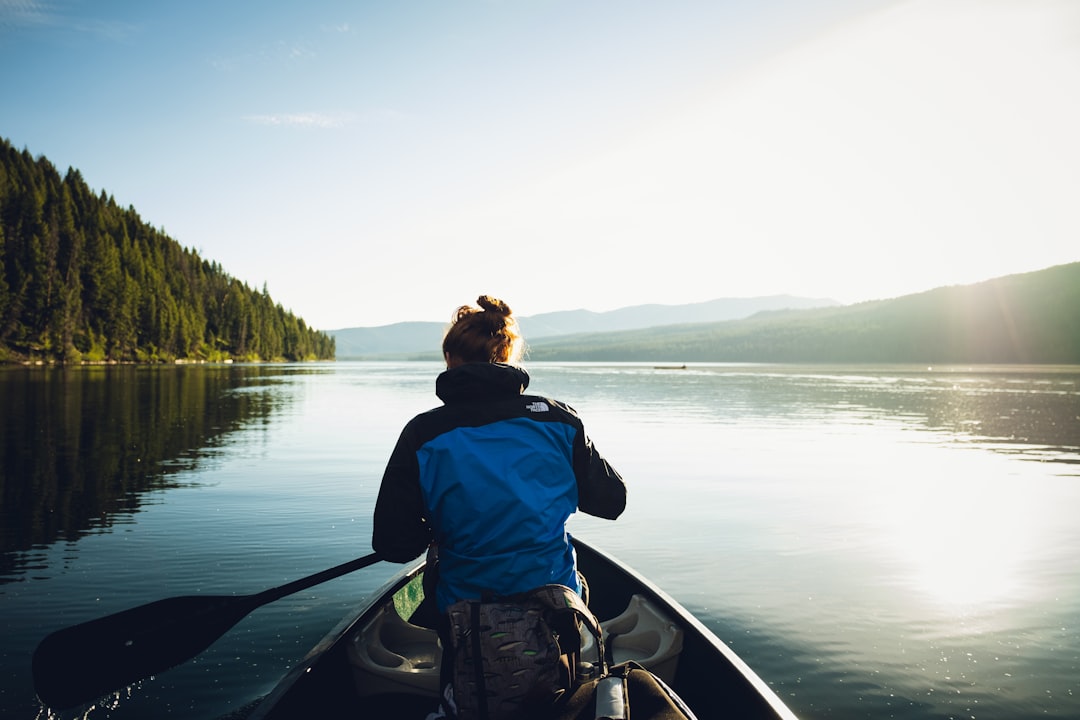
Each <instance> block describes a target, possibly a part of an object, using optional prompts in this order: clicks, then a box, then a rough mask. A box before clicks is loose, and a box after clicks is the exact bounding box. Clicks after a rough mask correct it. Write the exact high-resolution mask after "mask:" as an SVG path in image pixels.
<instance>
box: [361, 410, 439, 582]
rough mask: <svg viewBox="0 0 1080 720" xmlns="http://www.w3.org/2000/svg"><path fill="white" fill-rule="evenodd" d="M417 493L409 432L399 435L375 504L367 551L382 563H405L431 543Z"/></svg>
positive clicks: (416, 470) (417, 478) (416, 469)
mask: <svg viewBox="0 0 1080 720" xmlns="http://www.w3.org/2000/svg"><path fill="white" fill-rule="evenodd" d="M425 514H426V510H425V509H424V500H423V496H422V495H421V493H420V467H419V464H418V463H417V461H416V452H415V450H414V449H413V448H412V443H411V442H409V428H408V427H406V428H405V430H403V431H402V433H401V437H399V438H398V442H397V445H396V446H395V447H394V452H393V453H392V454H391V455H390V461H389V462H388V463H387V465H386V471H385V472H384V473H383V478H382V484H381V485H380V486H379V497H378V499H377V500H376V501H375V516H374V527H373V530H372V533H371V547H372V549H374V550H375V552H376V553H377V554H378V555H379V556H381V557H382V558H383V559H384V560H389V561H390V562H401V563H404V562H409V561H410V560H412V559H413V558H416V557H419V555H420V553H422V552H424V550H426V549H427V546H428V545H429V544H430V543H431V529H430V527H429V525H428V522H427V518H426V517H425Z"/></svg>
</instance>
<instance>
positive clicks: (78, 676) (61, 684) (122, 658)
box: [33, 595, 260, 709]
mask: <svg viewBox="0 0 1080 720" xmlns="http://www.w3.org/2000/svg"><path fill="white" fill-rule="evenodd" d="M259 605H260V602H259V601H258V600H256V599H254V596H250V595H240V596H221V595H218V596H199V595H191V596H185V597H175V598H169V599H167V600H159V601H157V602H153V603H150V604H148V605H140V606H139V607H136V608H132V609H130V610H125V611H123V612H119V613H116V614H115V615H109V616H107V617H103V618H99V619H97V620H91V621H90V622H85V623H83V624H81V625H74V626H72V627H69V628H64V629H63V630H57V631H56V632H54V633H52V634H51V635H48V636H47V637H45V639H44V640H42V641H41V643H40V644H39V645H38V646H37V649H36V650H35V651H34V658H33V674H34V690H35V691H36V692H37V696H38V698H39V699H40V700H41V702H42V703H44V704H45V705H46V706H48V707H50V708H53V709H64V708H71V707H75V706H76V705H83V704H85V703H89V702H93V701H94V700H97V699H98V698H100V697H102V696H104V695H108V694H109V693H111V692H114V691H116V690H119V689H122V688H124V687H127V686H128V685H131V684H132V683H134V682H137V681H139V680H142V679H144V678H147V677H149V676H151V675H155V674H157V673H160V672H164V671H165V670H168V669H169V668H171V667H173V666H175V665H179V664H180V663H182V662H184V661H186V660H190V659H191V658H193V657H195V656H196V655H198V654H199V653H200V652H202V651H203V650H205V649H206V648H208V647H210V645H212V644H213V643H214V641H215V640H217V639H218V638H219V637H221V636H222V635H224V634H225V632H227V631H228V630H229V628H231V627H232V626H233V625H235V624H236V623H237V622H239V621H240V620H241V619H242V618H243V617H244V616H245V615H247V614H248V613H250V612H251V611H252V610H254V609H255V608H256V607H258V606H259Z"/></svg>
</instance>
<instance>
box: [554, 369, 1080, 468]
mask: <svg viewBox="0 0 1080 720" xmlns="http://www.w3.org/2000/svg"><path fill="white" fill-rule="evenodd" d="M534 377H535V378H536V383H535V384H536V386H537V389H541V388H540V386H541V385H544V386H545V387H544V388H543V389H545V390H546V389H547V388H548V387H554V391H553V393H552V394H556V395H559V394H563V395H565V396H567V397H591V398H595V399H596V400H598V401H602V402H603V404H605V405H607V406H610V405H611V404H618V405H619V406H621V407H622V408H624V409H632V410H633V411H634V412H635V413H640V414H643V415H644V416H646V417H647V416H648V415H649V414H650V413H653V414H654V415H655V417H654V418H653V419H654V421H655V422H658V423H664V422H668V420H669V418H670V417H671V414H672V399H673V398H675V399H676V400H677V402H678V403H679V407H678V408H677V409H678V410H679V411H680V412H682V413H684V414H686V415H688V416H692V417H695V418H696V419H698V420H700V421H708V422H718V423H731V422H738V423H757V422H764V423H767V424H768V425H769V426H770V427H771V426H774V424H775V423H776V422H778V421H780V422H790V423H802V422H806V421H807V420H815V419H816V420H820V421H821V422H822V423H835V422H837V421H844V422H849V423H851V422H859V421H860V419H862V420H863V421H865V422H874V423H877V422H880V421H881V420H882V419H883V418H893V419H896V420H898V421H901V422H903V423H904V424H905V425H906V426H908V427H922V428H923V429H926V430H931V431H941V432H942V433H945V434H947V436H948V438H949V440H948V441H949V442H971V443H977V444H978V445H979V446H980V447H981V448H983V449H991V450H995V451H997V452H1002V453H1016V454H1020V455H1022V456H1024V457H1025V458H1027V459H1031V460H1037V461H1038V460H1053V461H1056V462H1064V463H1071V464H1080V369H1078V368H1076V367H1075V366H1065V367H1057V366H1046V367H1040V366H1017V367H1012V366H994V367H987V368H971V367H930V368H913V367H912V366H897V367H889V366H864V367H844V368H839V367H838V368H830V367H825V366H807V367H800V366H789V365H777V366H771V365H737V364H735V365H690V366H689V367H688V368H687V369H686V370H678V371H672V370H660V369H657V368H654V367H652V366H651V365H648V366H647V365H631V364H627V365H624V366H621V367H619V368H618V370H617V371H615V372H613V371H612V367H611V366H610V365H597V366H595V367H594V368H593V372H592V373H590V372H589V367H588V366H587V365H584V366H583V365H581V364H567V365H565V366H561V367H560V366H559V365H556V364H544V365H541V366H538V367H537V368H535V369H534ZM634 378H638V381H637V382H635V381H634Z"/></svg>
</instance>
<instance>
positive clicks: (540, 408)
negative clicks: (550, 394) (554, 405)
mask: <svg viewBox="0 0 1080 720" xmlns="http://www.w3.org/2000/svg"><path fill="white" fill-rule="evenodd" d="M525 409H526V410H528V411H529V412H547V411H548V410H550V409H551V408H549V407H548V404H547V403H546V402H544V401H542V400H537V401H536V402H531V403H529V404H528V405H526V406H525Z"/></svg>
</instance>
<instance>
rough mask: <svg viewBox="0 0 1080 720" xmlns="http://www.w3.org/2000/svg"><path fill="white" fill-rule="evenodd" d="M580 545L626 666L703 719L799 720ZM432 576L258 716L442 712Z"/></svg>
mask: <svg viewBox="0 0 1080 720" xmlns="http://www.w3.org/2000/svg"><path fill="white" fill-rule="evenodd" d="M574 544H575V549H576V551H577V557H578V567H579V569H580V570H581V572H582V574H583V575H584V576H585V577H586V578H587V580H588V584H589V607H590V609H592V611H593V613H594V614H595V615H596V616H597V618H599V619H600V621H601V625H602V626H603V627H604V628H605V631H606V632H605V635H607V634H608V633H611V634H612V635H611V637H612V638H613V639H612V640H609V641H606V642H607V643H609V644H611V645H612V649H613V655H614V661H615V662H616V663H619V662H623V661H626V660H634V661H636V662H639V663H640V664H641V665H643V666H645V667H646V668H648V669H649V670H651V671H652V672H653V673H654V674H655V675H656V676H657V677H659V678H660V679H661V680H663V681H664V682H665V683H666V684H667V685H668V686H670V688H671V689H672V690H674V692H675V693H676V694H677V695H678V696H679V697H680V698H681V699H682V700H683V702H684V703H685V704H686V705H687V706H688V707H689V708H690V709H691V710H692V711H693V712H694V714H695V715H696V716H697V718H698V720H707V719H708V718H714V717H720V716H723V717H729V716H730V717H739V718H743V719H745V720H753V719H756V718H781V719H784V720H796V717H795V715H794V714H793V713H792V712H791V710H789V709H788V708H787V707H786V706H785V705H784V703H783V701H782V700H781V699H780V698H779V697H778V696H777V695H776V694H775V693H774V692H773V691H772V689H771V688H769V686H768V685H767V684H766V683H765V682H764V681H763V680H762V679H761V678H760V677H758V675H757V674H756V673H755V672H754V671H753V670H752V669H751V668H750V667H749V666H748V665H747V664H746V663H745V662H744V661H743V660H742V659H741V658H739V657H738V656H737V655H736V654H735V652H734V651H733V650H731V648H729V647H728V646H727V645H725V644H724V643H723V642H722V641H721V640H720V639H719V638H718V637H717V636H716V635H715V634H713V633H712V632H711V631H710V630H709V629H708V628H706V627H705V626H704V625H703V624H702V623H701V622H700V621H699V620H698V619H697V618H695V617H694V616H693V615H692V614H690V612H689V611H687V610H686V609H685V608H684V607H683V606H682V605H680V604H679V603H678V602H677V601H675V600H674V599H673V598H671V597H670V596H668V595H667V594H666V593H664V592H663V591H662V590H660V589H659V588H658V587H656V586H655V585H654V584H653V583H652V582H650V581H649V580H647V579H646V578H644V577H643V576H641V575H640V574H638V573H637V572H635V571H634V570H632V569H630V568H629V567H627V566H626V565H624V564H622V563H620V562H619V561H618V560H616V559H615V558H614V557H612V556H611V555H608V554H606V553H604V552H602V551H600V550H598V549H596V548H593V547H592V546H590V545H588V544H586V543H584V542H582V541H580V540H577V539H575V540H574ZM423 572H424V563H423V562H422V561H419V562H417V563H414V564H412V565H409V566H406V567H405V568H404V569H403V570H402V571H401V572H400V573H398V574H397V575H396V576H395V577H394V578H392V579H391V580H390V581H388V582H387V583H386V584H385V585H384V586H383V587H382V588H381V589H380V590H378V591H377V592H376V593H374V594H373V595H372V596H371V598H370V600H369V601H368V602H366V603H365V604H364V605H362V606H361V607H360V608H359V609H358V610H357V611H356V612H354V613H351V614H350V615H349V617H347V618H346V619H345V620H343V621H342V622H341V623H339V624H338V626H337V627H335V628H334V629H333V630H332V631H331V632H330V633H329V634H328V635H327V636H326V637H325V638H323V639H322V640H321V641H320V642H319V643H318V644H317V645H316V646H315V647H314V648H313V649H312V650H311V652H309V653H308V655H307V656H306V657H305V658H304V659H303V660H302V661H301V662H300V663H299V664H297V665H296V667H294V668H293V669H292V670H291V671H290V672H289V673H288V674H287V675H286V676H285V677H284V678H283V679H282V680H281V681H280V682H279V683H278V685H277V686H276V687H275V688H274V690H273V691H271V692H270V693H269V694H268V695H267V696H266V697H265V698H263V699H262V701H261V702H260V703H259V704H258V705H257V706H256V707H255V708H254V710H253V711H252V712H251V714H250V715H248V720H285V719H287V718H308V717H349V718H356V719H357V720H367V719H373V718H395V719H397V720H401V719H407V718H418V719H423V718H424V717H425V716H426V714H427V713H428V712H431V711H433V710H434V709H435V708H436V706H437V703H438V692H439V682H438V678H439V667H438V661H439V655H440V652H439V647H438V641H437V637H436V635H435V632H434V631H433V630H428V629H427V628H423V627H420V626H419V625H415V624H413V623H410V622H409V621H408V618H412V613H413V611H415V609H416V607H417V606H418V605H419V602H420V600H421V599H422V597H423V589H422V577H423ZM585 634H586V635H588V633H585ZM592 642H593V641H592V639H591V638H588V639H587V640H586V642H585V643H584V644H583V649H582V659H583V660H587V659H589V657H590V655H589V652H590V649H591V645H592ZM592 652H594V653H595V650H594V649H593V650H592ZM632 712H633V707H631V713H632ZM633 717H634V718H635V720H642V719H643V718H645V715H643V714H642V715H633Z"/></svg>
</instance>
